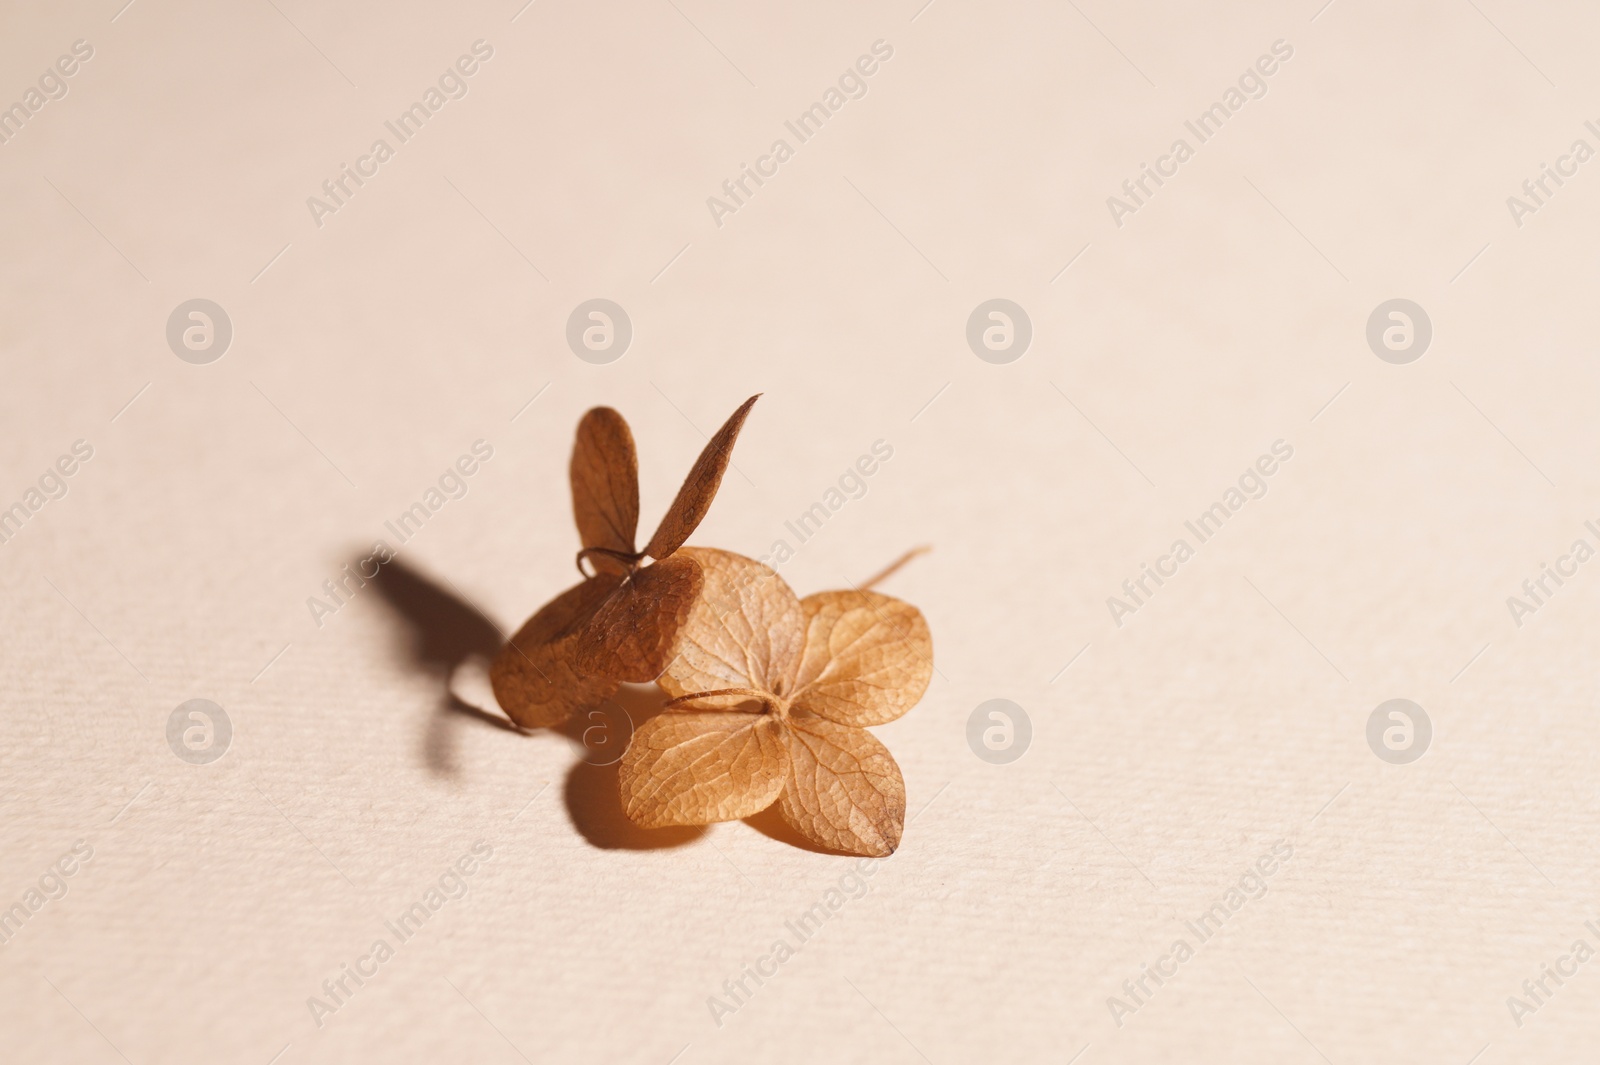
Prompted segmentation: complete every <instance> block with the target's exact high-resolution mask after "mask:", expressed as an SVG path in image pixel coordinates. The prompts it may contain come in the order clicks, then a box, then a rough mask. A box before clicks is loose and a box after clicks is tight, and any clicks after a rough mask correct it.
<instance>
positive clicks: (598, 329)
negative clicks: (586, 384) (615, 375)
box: [567, 300, 633, 366]
mask: <svg viewBox="0 0 1600 1065" xmlns="http://www.w3.org/2000/svg"><path fill="white" fill-rule="evenodd" d="M632 342H633V320H632V319H631V318H629V317H628V312H627V311H625V310H623V309H622V307H621V306H619V305H618V304H616V303H613V302H611V301H610V300H585V301H584V302H583V303H580V304H578V305H577V306H576V307H574V308H573V309H572V314H571V315H570V316H569V317H568V318H567V347H569V348H571V349H572V353H573V354H574V355H576V356H577V357H578V358H580V359H582V360H583V361H584V362H589V363H593V364H594V365H596V366H604V365H605V364H606V363H608V362H616V361H617V360H618V359H620V358H622V356H623V354H624V353H625V352H627V350H628V345H629V344H630V343H632Z"/></svg>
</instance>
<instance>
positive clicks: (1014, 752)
mask: <svg viewBox="0 0 1600 1065" xmlns="http://www.w3.org/2000/svg"><path fill="white" fill-rule="evenodd" d="M1032 742H1033V722H1032V721H1030V720H1029V719H1028V712H1027V711H1026V710H1024V709H1023V708H1022V707H1020V706H1018V705H1017V704H1016V703H1014V702H1012V701H1011V700H1010V699H990V700H989V701H988V702H985V703H979V704H978V706H977V708H976V709H974V710H973V711H972V714H971V715H970V716H969V717H968V718H967V746H968V747H971V748H972V753H973V754H975V755H977V756H978V757H979V758H981V759H983V760H984V761H985V762H988V763H989V764H990V765H1009V764H1010V763H1012V762H1015V761H1016V760H1017V759H1018V758H1021V757H1022V756H1023V755H1024V754H1027V753H1028V745H1029V744H1030V743H1032Z"/></svg>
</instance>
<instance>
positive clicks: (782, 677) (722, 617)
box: [659, 547, 805, 697]
mask: <svg viewBox="0 0 1600 1065" xmlns="http://www.w3.org/2000/svg"><path fill="white" fill-rule="evenodd" d="M673 558H675V559H678V558H691V559H693V560H695V561H696V562H698V563H699V564H700V569H701V571H702V572H703V573H704V575H705V583H704V584H703V585H702V586H701V589H700V597H699V598H698V599H696V600H695V604H694V607H693V609H692V610H691V611H690V612H689V620H688V622H687V623H686V624H685V625H684V627H683V631H682V634H681V639H680V641H679V644H678V654H677V657H676V658H674V659H673V660H672V661H671V662H670V663H668V665H667V671H666V672H665V673H663V674H662V675H661V678H660V682H659V683H660V684H661V687H662V688H663V689H665V690H666V692H667V694H668V695H671V696H673V697H677V696H682V695H688V694H691V693H693V692H702V691H715V690H719V689H722V688H755V689H757V690H759V691H766V692H772V693H773V694H775V695H785V694H787V693H788V692H789V691H790V690H792V688H793V684H794V674H795V670H796V669H797V668H798V667H799V664H800V650H801V647H802V646H803V640H804V634H805V613H804V611H802V610H801V608H800V600H799V598H797V597H796V596H795V594H794V591H793V590H792V589H791V588H790V587H789V585H788V584H787V583H786V582H785V581H784V579H783V578H782V577H780V576H778V574H777V571H775V570H773V569H772V568H771V567H769V566H764V565H762V564H761V563H759V562H757V561H755V560H754V559H749V558H745V557H744V556H743V555H736V554H734V553H733V552H731V551H718V550H714V549H712V548H705V547H686V548H684V549H683V550H682V551H679V552H678V553H677V554H676V555H674V556H673Z"/></svg>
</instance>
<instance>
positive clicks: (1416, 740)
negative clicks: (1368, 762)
mask: <svg viewBox="0 0 1600 1065" xmlns="http://www.w3.org/2000/svg"><path fill="white" fill-rule="evenodd" d="M1432 742H1433V722H1432V721H1430V720H1429V719H1428V712H1427V711H1426V710H1424V709H1422V707H1420V706H1418V705H1417V704H1416V703H1414V702H1412V701H1411V700H1410V699H1390V700H1389V701H1387V702H1384V703H1379V704H1378V708H1377V709H1376V710H1374V711H1372V714H1371V715H1370V716H1369V717H1368V718H1367V746H1368V747H1371V748H1372V753H1373V754H1375V755H1377V756H1378V757H1379V758H1382V759H1383V760H1384V761H1385V762H1388V763H1389V764H1390V765H1409V764H1411V763H1412V762H1415V761H1416V760H1417V759H1418V758H1421V757H1422V756H1423V755H1424V754H1427V753H1428V745H1429V744H1431V743H1432Z"/></svg>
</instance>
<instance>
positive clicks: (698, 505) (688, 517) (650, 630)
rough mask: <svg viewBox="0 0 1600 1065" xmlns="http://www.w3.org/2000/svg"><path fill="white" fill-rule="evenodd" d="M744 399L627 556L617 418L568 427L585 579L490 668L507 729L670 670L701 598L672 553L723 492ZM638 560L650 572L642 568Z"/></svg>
mask: <svg viewBox="0 0 1600 1065" xmlns="http://www.w3.org/2000/svg"><path fill="white" fill-rule="evenodd" d="M758 398H759V396H751V397H750V398H749V399H748V400H746V401H745V402H744V403H743V404H742V405H741V406H740V407H739V409H738V410H736V411H734V412H733V415H732V416H731V417H730V418H729V419H728V420H727V422H726V423H724V425H723V426H722V428H721V429H719V430H717V433H716V435H715V436H713V437H712V438H711V440H710V441H709V442H707V444H706V446H705V449H704V450H703V451H701V452H700V457H699V458H698V459H697V460H696V461H695V464H694V468H693V469H691V470H690V471H689V475H688V477H687V478H685V479H684V482H683V487H681V488H680V489H679V490H678V495H677V497H676V498H674V499H673V501H672V505H671V506H670V507H668V508H667V513H666V516H665V517H663V518H662V519H661V524H660V526H659V527H658V528H657V529H656V532H655V535H654V536H652V537H651V538H650V542H649V543H648V544H646V545H645V547H644V550H642V551H640V550H638V549H636V548H635V546H634V537H635V535H636V533H637V531H638V524H639V461H638V456H637V453H636V452H635V450H634V445H633V433H632V432H631V431H630V430H629V429H628V423H627V421H626V420H624V418H623V417H622V415H621V414H618V413H617V412H616V411H614V410H612V409H611V408H610V407H596V408H594V409H593V410H590V411H589V412H588V413H586V414H585V415H584V416H583V419H582V420H581V421H580V422H579V423H578V433H577V439H576V441H575V442H574V444H573V448H572V462H571V465H570V468H569V474H570V478H571V481H572V511H573V517H574V519H575V520H576V522H577V526H578V536H579V538H580V540H581V541H582V544H583V549H582V550H581V551H579V552H578V569H579V572H585V571H584V569H583V563H584V561H585V560H588V561H589V563H590V565H591V566H593V567H594V575H593V576H589V577H587V578H586V579H585V580H584V581H583V583H581V584H577V585H574V586H573V587H571V588H568V589H567V590H566V591H564V592H562V593H561V594H560V595H558V596H556V598H555V599H553V600H551V601H550V602H549V603H547V604H545V606H544V607H543V608H541V609H540V610H539V612H538V613H536V614H534V615H533V617H531V618H529V619H528V621H527V623H526V624H524V625H523V626H522V628H521V629H519V630H518V631H517V634H516V635H515V636H513V637H512V638H511V640H510V641H509V642H508V643H507V644H506V646H505V647H503V648H502V649H501V651H500V653H499V655H497V656H496V657H495V660H494V663H493V665H492V666H491V667H490V671H489V677H490V681H491V682H492V683H493V685H494V693H495V698H496V699H497V700H498V701H499V703H500V706H501V708H502V709H504V710H505V712H506V714H507V715H508V716H509V717H510V718H511V720H513V721H515V722H516V723H517V724H518V725H520V726H522V727H524V728H537V727H544V726H551V725H559V724H561V723H562V722H564V721H566V720H567V719H568V718H570V717H571V716H572V715H573V714H574V713H575V712H577V711H579V710H582V709H585V708H587V707H590V706H593V705H595V704H597V703H599V702H601V701H602V700H604V699H606V698H608V697H610V696H611V695H613V694H614V693H615V692H616V690H617V688H618V686H619V685H620V683H621V682H622V681H650V680H654V679H655V678H656V677H657V676H659V675H660V673H661V671H662V670H663V669H665V668H666V665H667V662H668V661H669V660H670V659H671V657H672V653H673V650H674V646H675V644H676V641H677V638H678V633H679V630H680V629H681V628H682V626H683V623H684V621H685V620H686V619H687V618H688V616H689V611H690V608H691V606H692V605H693V603H694V601H695V598H696V596H697V594H698V593H699V591H700V586H701V575H700V567H699V564H698V563H697V562H695V561H694V560H693V559H691V558H688V557H686V556H683V555H678V554H677V551H678V548H679V547H681V546H682V545H683V542H684V540H686V539H688V537H689V536H690V534H691V533H693V532H694V530H695V527H696V526H698V525H699V524H700V521H701V519H702V518H704V517H705V515H706V511H707V510H709V509H710V507H711V501H712V500H713V499H714V498H715V497H716V494H717V489H718V488H719V487H720V486H721V484H722V475H723V473H724V472H726V470H727V468H728V463H729V461H730V460H731V458H732V455H733V444H734V441H735V440H736V439H737V438H738V436H739V430H740V429H741V428H743V426H744V421H745V418H746V417H747V416H748V415H749V413H750V408H751V407H752V406H753V405H754V404H755V401H756V400H757V399H758ZM646 558H648V559H650V560H651V561H650V562H649V563H646V562H645V559H646Z"/></svg>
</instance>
